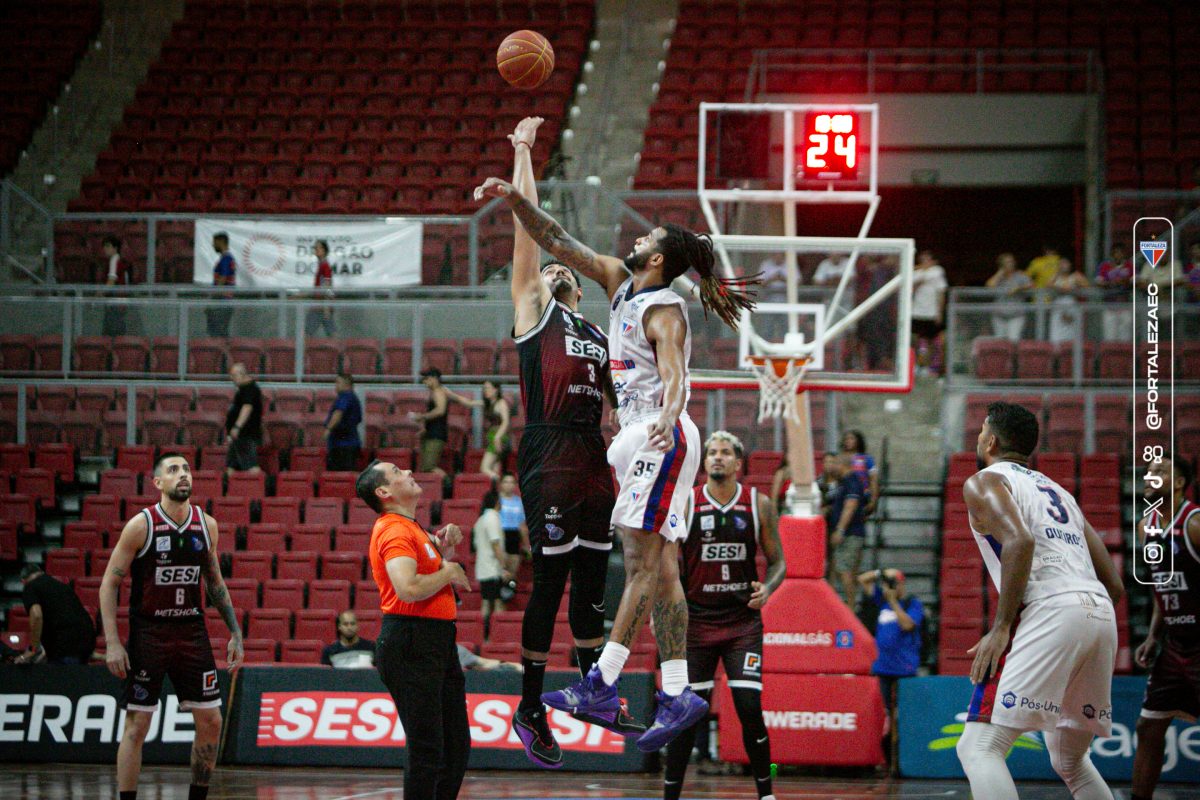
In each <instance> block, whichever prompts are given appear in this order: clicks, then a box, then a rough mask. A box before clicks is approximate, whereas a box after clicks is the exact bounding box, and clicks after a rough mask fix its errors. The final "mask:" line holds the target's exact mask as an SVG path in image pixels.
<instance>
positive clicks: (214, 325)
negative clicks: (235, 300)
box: [204, 232, 237, 336]
mask: <svg viewBox="0 0 1200 800" xmlns="http://www.w3.org/2000/svg"><path fill="white" fill-rule="evenodd" d="M212 244H213V250H216V251H217V263H216V264H215V265H214V266H213V286H234V285H235V284H236V283H237V262H236V261H235V260H234V259H233V253H231V252H229V234H228V233H224V232H222V233H218V234H214V235H213V240H212ZM232 297H233V294H224V295H221V298H222V299H225V300H229V299H231V298H232ZM204 314H205V316H206V317H207V318H208V335H209V336H229V320H230V319H232V318H233V308H231V307H230V305H229V304H228V303H221V302H219V301H218V303H217V305H216V307H214V308H208V309H205V311H204Z"/></svg>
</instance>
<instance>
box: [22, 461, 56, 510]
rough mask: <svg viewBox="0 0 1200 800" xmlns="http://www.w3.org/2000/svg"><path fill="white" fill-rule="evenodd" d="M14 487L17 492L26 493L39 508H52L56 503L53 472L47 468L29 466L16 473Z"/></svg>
mask: <svg viewBox="0 0 1200 800" xmlns="http://www.w3.org/2000/svg"><path fill="white" fill-rule="evenodd" d="M14 489H15V491H16V493H17V494H23V495H28V496H29V497H32V498H33V499H34V501H35V502H36V503H37V504H38V505H39V506H40V507H41V508H53V507H54V506H56V505H57V500H56V496H55V492H54V473H52V472H50V470H48V469H37V468H36V467H30V468H29V469H23V470H21V471H20V472H18V473H17V477H16V481H15V482H14Z"/></svg>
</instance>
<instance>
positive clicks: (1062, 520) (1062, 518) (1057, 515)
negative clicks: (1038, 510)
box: [1038, 486, 1071, 525]
mask: <svg viewBox="0 0 1200 800" xmlns="http://www.w3.org/2000/svg"><path fill="white" fill-rule="evenodd" d="M1038 491H1039V492H1045V493H1046V496H1047V497H1049V498H1050V507H1049V508H1047V509H1046V513H1047V514H1049V515H1050V519H1052V520H1054V521H1055V522H1057V523H1058V524H1059V525H1066V524H1067V523H1068V522H1070V521H1071V518H1070V517H1069V516H1068V515H1067V509H1066V508H1065V507H1064V506H1063V504H1062V500H1061V499H1059V496H1058V492H1056V491H1054V490H1053V489H1051V488H1050V487H1049V486H1039V487H1038Z"/></svg>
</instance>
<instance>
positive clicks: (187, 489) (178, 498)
mask: <svg viewBox="0 0 1200 800" xmlns="http://www.w3.org/2000/svg"><path fill="white" fill-rule="evenodd" d="M191 496H192V487H191V486H190V485H189V486H176V487H175V488H174V489H172V490H171V491H169V492H167V497H168V499H170V500H173V501H175V502H176V503H182V502H183V501H184V500H187V499H188V498H189V497H191Z"/></svg>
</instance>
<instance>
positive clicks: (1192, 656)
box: [1142, 638, 1200, 720]
mask: <svg viewBox="0 0 1200 800" xmlns="http://www.w3.org/2000/svg"><path fill="white" fill-rule="evenodd" d="M1142 716H1143V717H1151V718H1159V719H1163V718H1171V717H1179V718H1181V719H1186V720H1194V719H1197V718H1200V642H1187V643H1183V642H1174V641H1172V640H1171V639H1169V638H1168V639H1167V641H1166V643H1165V644H1163V647H1162V650H1161V651H1160V652H1159V654H1158V658H1156V659H1155V660H1154V666H1152V667H1151V668H1150V677H1149V678H1148V679H1147V681H1146V698H1145V700H1143V701H1142Z"/></svg>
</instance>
